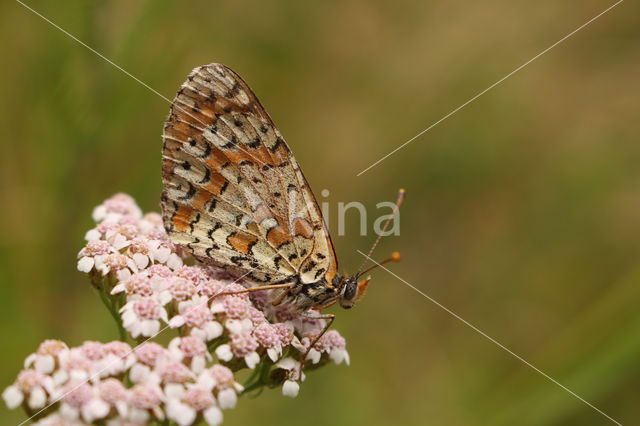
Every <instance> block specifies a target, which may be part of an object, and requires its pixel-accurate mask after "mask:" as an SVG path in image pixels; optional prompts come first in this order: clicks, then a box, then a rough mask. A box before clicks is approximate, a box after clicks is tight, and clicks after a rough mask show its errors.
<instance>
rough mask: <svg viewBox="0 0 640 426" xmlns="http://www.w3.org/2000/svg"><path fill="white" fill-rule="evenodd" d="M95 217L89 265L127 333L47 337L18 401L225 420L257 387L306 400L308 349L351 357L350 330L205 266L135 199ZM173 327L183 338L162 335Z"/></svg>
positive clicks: (107, 205)
mask: <svg viewBox="0 0 640 426" xmlns="http://www.w3.org/2000/svg"><path fill="white" fill-rule="evenodd" d="M93 218H94V220H95V221H96V226H95V227H94V228H93V229H91V230H90V231H88V232H87V233H86V235H85V238H86V240H87V242H86V245H85V246H84V247H83V248H82V249H81V250H80V252H79V253H78V263H77V269H78V270H79V271H80V272H83V273H86V274H88V275H89V276H90V278H91V283H92V285H93V286H94V287H95V288H96V289H97V290H98V291H99V292H100V294H101V298H102V300H103V302H104V303H105V305H106V307H107V308H108V309H109V310H110V311H111V313H112V314H113V315H114V317H116V318H118V326H119V330H120V333H121V339H120V340H119V341H112V342H108V343H101V342H97V341H86V342H85V343H83V344H82V345H80V346H77V347H71V348H70V347H68V346H67V345H66V344H65V343H64V342H62V341H59V340H45V341H44V342H42V343H41V344H40V346H39V347H38V348H37V350H36V351H35V352H33V353H32V354H30V355H29V356H27V358H26V359H25V362H24V370H22V371H21V372H20V373H19V374H18V376H17V378H16V379H15V381H14V383H13V384H11V385H10V386H8V387H7V388H6V389H5V390H4V392H3V393H2V398H3V399H4V401H5V403H6V404H7V406H8V407H9V408H17V407H19V406H23V407H25V408H26V409H27V410H28V414H29V415H31V414H34V412H35V411H37V410H43V409H44V408H45V407H46V408H47V410H43V412H44V413H46V415H44V417H42V418H39V419H38V424H43V425H58V424H86V423H95V422H98V423H101V424H107V425H114V426H115V425H125V424H126V425H142V424H147V423H149V422H154V421H157V422H163V421H166V420H170V421H172V422H175V423H176V424H178V425H190V424H194V423H196V422H200V421H204V422H206V423H207V424H210V425H217V424H220V423H221V422H222V419H223V410H228V409H233V408H235V407H236V405H237V403H238V397H239V396H240V395H241V394H242V393H243V392H245V391H251V390H254V389H258V388H261V387H264V386H268V387H276V386H280V387H281V389H282V393H283V394H284V395H285V396H289V397H294V396H296V395H297V394H298V392H299V390H300V382H301V381H302V380H304V378H305V375H304V373H303V372H302V369H303V365H302V364H301V362H300V358H301V355H302V354H305V353H308V356H307V359H306V360H305V361H306V362H308V363H309V364H314V368H317V367H319V366H322V365H324V364H325V363H327V362H329V361H333V362H335V363H337V364H339V363H342V362H344V363H346V364H348V363H349V355H348V353H347V350H346V342H345V340H344V338H343V337H342V336H341V335H340V334H339V333H338V332H337V331H335V330H329V331H327V332H326V333H324V334H323V335H322V334H321V333H322V332H323V330H324V327H325V326H326V322H325V321H324V320H323V319H310V318H308V317H306V316H303V315H300V314H298V313H296V312H295V311H293V310H291V309H289V308H288V307H287V306H286V305H285V306H278V307H274V305H273V304H272V303H271V300H272V299H270V295H269V293H268V292H267V291H256V292H252V293H250V294H249V293H246V292H243V291H244V290H246V288H247V287H249V286H250V285H251V284H250V283H247V282H244V281H241V280H237V279H234V278H233V277H232V276H231V275H230V274H229V273H228V272H227V271H224V270H222V269H219V268H216V267H213V266H210V265H200V264H197V263H196V262H195V261H194V259H193V258H191V257H190V256H189V255H188V254H187V253H186V251H184V250H182V249H181V248H180V247H179V246H176V245H174V244H173V243H172V242H171V241H169V239H168V238H167V234H166V232H165V230H164V228H163V224H162V218H161V216H160V215H158V214H157V213H147V214H143V213H142V210H141V209H140V208H139V207H138V206H137V204H136V203H135V201H134V200H133V198H131V197H130V196H128V195H126V194H116V195H114V196H113V197H111V198H110V199H108V200H105V201H104V202H103V203H102V204H101V205H100V206H98V207H96V208H95V209H94V211H93ZM238 292H240V293H238ZM164 332H166V333H174V335H175V334H177V336H175V337H173V339H171V340H170V343H169V344H168V345H166V346H163V345H161V344H159V343H157V342H154V341H152V340H151V339H154V338H155V337H156V336H158V335H159V334H161V333H164ZM128 342H131V344H130V343H128ZM243 368H249V369H253V370H255V374H252V375H251V379H250V380H249V382H247V383H245V385H244V386H242V385H240V383H238V382H237V380H236V378H235V371H238V370H241V369H243Z"/></svg>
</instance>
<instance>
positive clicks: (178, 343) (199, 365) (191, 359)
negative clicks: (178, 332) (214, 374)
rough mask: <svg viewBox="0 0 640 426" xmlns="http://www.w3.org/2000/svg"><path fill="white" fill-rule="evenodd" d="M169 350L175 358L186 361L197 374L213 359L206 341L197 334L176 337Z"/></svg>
mask: <svg viewBox="0 0 640 426" xmlns="http://www.w3.org/2000/svg"><path fill="white" fill-rule="evenodd" d="M169 352H170V353H171V355H172V357H173V359H175V360H177V361H182V362H184V363H186V364H187V365H189V366H190V368H191V370H192V371H193V372H194V373H196V374H198V373H200V372H202V370H204V368H205V365H206V362H207V361H211V359H212V357H211V354H210V353H209V351H208V350H207V345H206V343H204V341H203V340H202V339H201V338H200V337H197V336H184V337H176V338H174V339H173V340H172V341H171V342H170V343H169Z"/></svg>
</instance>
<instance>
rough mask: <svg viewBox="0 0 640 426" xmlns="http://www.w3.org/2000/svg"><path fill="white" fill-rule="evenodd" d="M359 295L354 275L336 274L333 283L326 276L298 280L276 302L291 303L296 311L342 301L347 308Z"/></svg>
mask: <svg viewBox="0 0 640 426" xmlns="http://www.w3.org/2000/svg"><path fill="white" fill-rule="evenodd" d="M356 295H357V281H356V279H355V278H354V277H343V276H341V275H335V277H334V278H333V280H332V281H331V283H329V282H328V281H327V279H326V278H324V277H323V278H322V279H320V280H318V281H316V282H312V283H303V282H301V281H298V282H296V283H295V284H294V285H293V286H292V287H291V288H290V289H287V290H285V292H284V293H283V295H282V297H279V298H278V299H277V300H276V301H275V304H278V305H280V304H290V305H291V306H292V307H293V308H294V309H295V310H296V311H299V312H304V311H307V310H309V309H323V308H326V307H329V306H331V305H333V304H334V303H336V302H340V306H342V307H343V308H345V309H348V308H351V307H352V306H353V303H354V302H355V298H356Z"/></svg>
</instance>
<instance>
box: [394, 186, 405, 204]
mask: <svg viewBox="0 0 640 426" xmlns="http://www.w3.org/2000/svg"><path fill="white" fill-rule="evenodd" d="M406 193H407V191H405V190H404V188H400V189H399V190H398V200H397V201H396V205H397V206H398V207H400V206H401V205H402V203H403V202H404V197H405V194H406Z"/></svg>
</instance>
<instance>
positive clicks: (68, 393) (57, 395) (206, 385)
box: [2, 337, 242, 426]
mask: <svg viewBox="0 0 640 426" xmlns="http://www.w3.org/2000/svg"><path fill="white" fill-rule="evenodd" d="M205 356H206V347H203V343H202V341H201V340H200V339H198V338H195V337H183V338H180V337H176V338H175V339H173V340H172V341H171V343H170V344H169V348H168V349H167V348H164V347H162V346H160V345H159V344H157V343H153V342H147V343H143V344H142V345H139V346H138V347H136V348H135V349H132V348H131V346H129V345H128V344H127V343H124V342H120V341H113V342H109V343H99V342H92V341H88V342H85V343H84V344H83V345H82V346H79V347H75V348H68V347H67V345H66V344H65V343H63V342H61V341H59V340H46V341H44V342H43V343H42V344H41V345H40V347H39V348H38V350H37V351H36V352H35V353H33V354H31V355H29V356H28V357H27V359H26V360H25V369H24V370H22V371H21V372H20V373H19V374H18V378H17V379H16V381H15V382H14V384H13V385H11V386H9V387H8V388H6V389H5V390H4V392H3V394H2V397H3V399H4V400H5V403H6V404H7V406H8V407H9V408H16V407H18V406H20V405H22V404H25V405H26V406H27V407H28V409H29V410H32V411H34V412H35V411H37V410H40V409H42V408H44V407H46V406H47V405H48V404H52V403H53V404H54V406H57V407H58V408H57V410H56V411H54V412H53V413H51V414H49V415H47V416H46V417H44V418H42V419H40V420H39V421H38V422H37V424H40V425H53V424H55V425H57V424H68V423H75V424H85V423H93V422H96V421H98V420H103V421H105V422H106V424H108V425H113V426H116V425H124V424H146V423H148V422H149V421H151V420H160V421H162V420H164V419H169V420H172V421H174V422H175V423H177V424H179V425H190V424H193V423H194V422H195V421H196V420H199V419H203V420H204V421H205V422H206V423H207V424H210V425H217V424H220V423H221V422H222V411H221V410H223V409H230V408H234V407H235V405H236V401H237V393H238V392H240V391H242V386H240V385H239V384H238V383H236V382H235V380H234V375H233V372H232V371H231V370H230V369H229V368H227V367H225V366H223V365H220V364H214V365H212V366H211V367H209V368H201V369H200V368H199V369H198V371H196V370H194V368H193V366H194V365H196V364H198V363H197V362H194V360H196V359H198V358H199V357H205ZM127 383H130V385H129V386H127Z"/></svg>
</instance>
